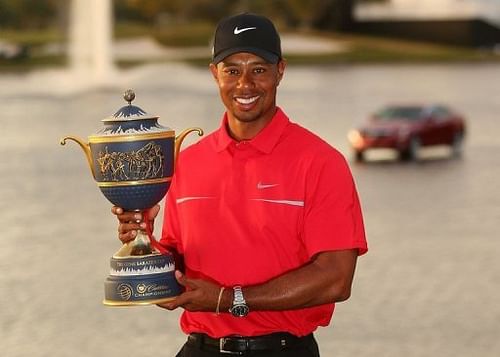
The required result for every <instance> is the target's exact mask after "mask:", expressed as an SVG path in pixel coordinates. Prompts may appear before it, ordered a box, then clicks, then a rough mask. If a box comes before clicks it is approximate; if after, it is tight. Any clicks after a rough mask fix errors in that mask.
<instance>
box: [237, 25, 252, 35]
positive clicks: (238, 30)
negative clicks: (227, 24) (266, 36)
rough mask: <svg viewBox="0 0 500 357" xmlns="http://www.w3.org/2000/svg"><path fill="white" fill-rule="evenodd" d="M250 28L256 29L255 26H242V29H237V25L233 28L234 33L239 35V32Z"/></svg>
mask: <svg viewBox="0 0 500 357" xmlns="http://www.w3.org/2000/svg"><path fill="white" fill-rule="evenodd" d="M250 30H257V27H244V28H242V29H239V28H238V26H236V27H235V28H234V34H235V35H239V34H240V33H242V32H245V31H250Z"/></svg>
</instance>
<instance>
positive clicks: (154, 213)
mask: <svg viewBox="0 0 500 357" xmlns="http://www.w3.org/2000/svg"><path fill="white" fill-rule="evenodd" d="M158 212H160V205H154V206H153V207H151V208H150V209H149V210H148V219H149V220H150V221H153V220H154V219H155V218H156V216H158Z"/></svg>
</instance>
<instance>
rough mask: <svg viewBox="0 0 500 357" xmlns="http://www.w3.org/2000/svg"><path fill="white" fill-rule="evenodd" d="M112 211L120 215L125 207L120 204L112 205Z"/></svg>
mask: <svg viewBox="0 0 500 357" xmlns="http://www.w3.org/2000/svg"><path fill="white" fill-rule="evenodd" d="M111 213H113V214H114V215H117V216H118V215H120V214H122V213H123V208H121V207H118V206H113V207H111Z"/></svg>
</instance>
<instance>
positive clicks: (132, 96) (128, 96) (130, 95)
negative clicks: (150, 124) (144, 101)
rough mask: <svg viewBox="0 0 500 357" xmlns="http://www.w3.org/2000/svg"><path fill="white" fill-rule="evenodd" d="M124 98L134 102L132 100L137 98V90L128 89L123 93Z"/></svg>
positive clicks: (129, 102) (130, 102)
mask: <svg viewBox="0 0 500 357" xmlns="http://www.w3.org/2000/svg"><path fill="white" fill-rule="evenodd" d="M123 99H125V100H126V101H127V102H128V104H129V105H130V104H132V101H133V100H134V99H135V92H134V91H133V90H132V89H127V90H126V91H125V93H123Z"/></svg>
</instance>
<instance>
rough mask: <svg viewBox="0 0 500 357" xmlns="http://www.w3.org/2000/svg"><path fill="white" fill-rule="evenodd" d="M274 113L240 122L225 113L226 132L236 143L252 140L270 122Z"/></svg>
mask: <svg viewBox="0 0 500 357" xmlns="http://www.w3.org/2000/svg"><path fill="white" fill-rule="evenodd" d="M275 113H276V110H275V111H274V112H273V113H272V115H269V116H267V117H265V118H260V119H259V120H252V121H242V120H240V119H238V118H236V117H234V116H233V115H231V113H227V131H228V133H229V135H230V136H231V137H232V138H233V139H234V140H236V141H244V140H252V139H253V138H254V137H255V136H257V134H259V133H260V132H261V130H262V129H264V128H265V127H266V126H267V124H269V123H270V122H271V120H272V119H273V117H274V115H275Z"/></svg>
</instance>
